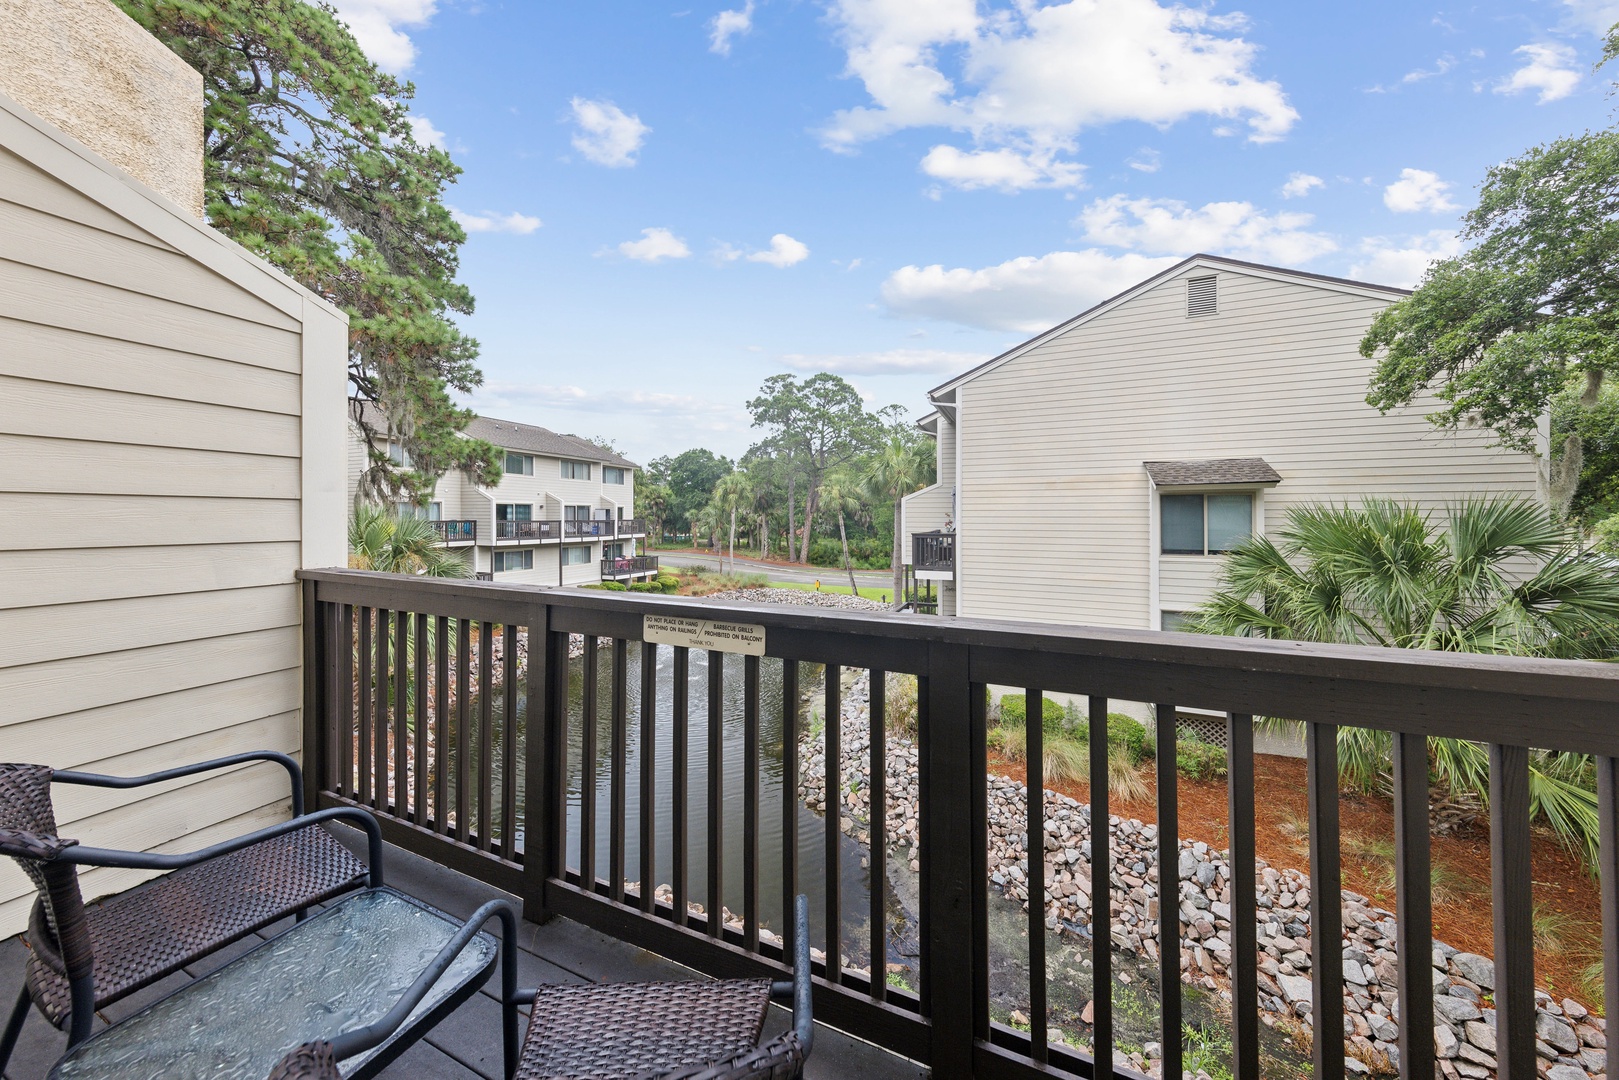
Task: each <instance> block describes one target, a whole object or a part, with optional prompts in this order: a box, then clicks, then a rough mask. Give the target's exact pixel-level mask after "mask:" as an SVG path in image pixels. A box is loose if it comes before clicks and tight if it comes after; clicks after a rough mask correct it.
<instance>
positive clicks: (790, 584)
mask: <svg viewBox="0 0 1619 1080" xmlns="http://www.w3.org/2000/svg"><path fill="white" fill-rule="evenodd" d="M770 587H771V588H772V589H797V590H799V591H800V592H828V593H842V594H843V595H844V596H848V595H849V586H847V585H834V584H832V583H831V582H830V581H827V580H824V579H823V580H822V581H821V587H820V588H819V589H816V587H815V586H814V585H808V584H805V583H804V582H801V581H772V582H771V583H770ZM860 595H861V596H864V597H865V598H866V599H867V600H875V601H877V602H878V603H880V604H886V603H888V602H890V601H891V600H893V599H894V590H893V589H882V588H877V589H867V588H862V589H861V590H860Z"/></svg>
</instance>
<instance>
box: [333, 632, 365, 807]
mask: <svg viewBox="0 0 1619 1080" xmlns="http://www.w3.org/2000/svg"><path fill="white" fill-rule="evenodd" d="M337 625H338V635H337V641H338V647H339V648H341V649H342V650H343V652H342V655H340V656H339V657H338V658H337V715H338V716H339V717H341V718H342V721H343V722H342V723H341V724H338V725H336V726H337V778H338V779H337V784H336V788H337V793H338V794H339V795H345V796H348V797H350V798H354V797H356V796H357V795H358V793H359V787H358V785H357V784H356V782H355V779H354V740H355V739H356V738H357V737H358V735H359V729H358V727H357V724H358V722H359V721H358V719H357V718H356V716H355V709H354V704H355V703H354V650H355V648H356V645H355V641H354V606H353V605H352V604H340V605H338V611H337ZM362 685H364V684H363V683H362Z"/></svg>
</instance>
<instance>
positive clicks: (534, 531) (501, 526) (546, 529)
mask: <svg viewBox="0 0 1619 1080" xmlns="http://www.w3.org/2000/svg"><path fill="white" fill-rule="evenodd" d="M562 524H563V523H562V522H560V521H555V520H544V521H497V522H495V540H496V541H497V542H498V541H502V540H508V541H519V540H561V539H562Z"/></svg>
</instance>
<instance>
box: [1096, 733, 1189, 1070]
mask: <svg viewBox="0 0 1619 1080" xmlns="http://www.w3.org/2000/svg"><path fill="white" fill-rule="evenodd" d="M1154 711H1155V712H1156V714H1157V717H1156V723H1157V728H1158V731H1157V735H1158V749H1157V754H1158V757H1157V760H1156V761H1155V762H1154V765H1155V767H1156V770H1157V779H1158V993H1159V1022H1158V1041H1159V1044H1160V1045H1161V1047H1162V1050H1163V1057H1162V1058H1161V1059H1160V1061H1161V1066H1162V1072H1161V1074H1160V1075H1162V1076H1166V1077H1172V1076H1179V1075H1180V1074H1181V1071H1182V1059H1183V1056H1184V1055H1183V1053H1182V1044H1181V915H1180V908H1181V895H1180V894H1181V885H1180V858H1181V856H1180V809H1179V806H1178V798H1177V794H1178V793H1177V791H1176V788H1175V706H1173V705H1170V704H1167V703H1164V704H1159V705H1157V706H1155V707H1154ZM1096 889H1097V886H1096V883H1095V881H1094V880H1093V881H1092V884H1091V891H1092V892H1093V893H1094V892H1095V891H1096Z"/></svg>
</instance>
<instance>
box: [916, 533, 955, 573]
mask: <svg viewBox="0 0 1619 1080" xmlns="http://www.w3.org/2000/svg"><path fill="white" fill-rule="evenodd" d="M911 567H912V569H914V570H916V571H917V572H918V573H923V574H926V573H934V574H940V573H943V574H952V573H954V572H955V569H956V534H955V533H953V532H926V533H915V534H913V535H912V537H911Z"/></svg>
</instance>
